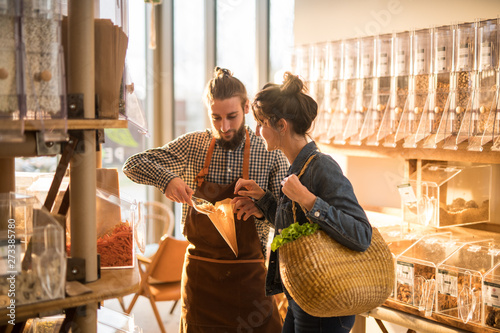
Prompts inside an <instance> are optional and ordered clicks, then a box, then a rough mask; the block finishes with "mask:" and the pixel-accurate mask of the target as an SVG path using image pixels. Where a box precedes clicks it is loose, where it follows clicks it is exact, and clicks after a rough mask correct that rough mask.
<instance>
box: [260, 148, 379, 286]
mask: <svg viewBox="0 0 500 333" xmlns="http://www.w3.org/2000/svg"><path fill="white" fill-rule="evenodd" d="M312 154H316V155H317V156H316V157H315V158H314V160H313V161H311V163H310V164H309V165H308V167H307V169H306V171H305V172H304V174H303V175H302V176H301V178H300V181H301V183H302V184H303V185H304V186H306V187H307V189H308V190H309V191H311V193H313V194H315V195H316V197H317V198H316V201H315V202H314V206H313V208H312V209H311V210H310V211H308V212H303V211H302V209H301V208H300V206H299V205H298V204H296V205H295V206H296V218H297V221H298V222H299V223H300V224H302V223H308V220H307V218H306V215H307V217H308V218H309V219H310V220H311V221H312V222H314V223H318V224H319V226H320V228H321V229H322V230H323V231H325V232H326V233H327V234H328V235H329V236H330V237H332V238H333V239H335V240H336V241H337V242H339V243H340V244H342V245H344V246H346V247H347V248H349V249H351V250H355V251H360V252H363V251H365V250H366V249H367V248H368V247H369V246H370V243H371V236H372V227H371V225H370V222H369V221H368V218H367V217H366V214H365V212H364V210H363V208H361V206H360V205H359V203H358V200H357V199H356V196H355V195H354V191H353V188H352V185H351V182H350V181H349V180H348V179H347V178H346V177H345V176H344V175H343V173H342V170H341V169H340V166H339V165H338V164H337V162H335V160H333V158H332V157H331V156H329V155H326V154H323V153H320V152H319V151H318V148H317V146H316V143H314V142H309V143H308V144H307V145H306V146H305V147H304V148H303V149H302V150H301V151H300V153H299V154H298V155H297V158H296V159H295V160H294V162H293V164H292V165H291V166H290V168H289V169H288V175H291V174H296V175H298V174H299V172H300V171H301V169H302V167H303V166H304V164H305V163H306V161H307V160H308V159H309V157H310V156H311V155H312ZM256 205H257V206H258V207H259V208H260V209H261V210H262V212H263V213H264V215H265V216H266V218H267V220H268V221H274V227H275V235H276V234H279V233H280V232H281V230H282V229H284V228H286V227H287V226H289V225H290V224H292V223H293V222H294V221H293V212H292V202H291V200H290V199H289V198H288V197H286V196H285V195H283V193H282V192H280V198H279V200H276V198H275V197H274V196H273V194H272V193H271V192H269V191H268V192H266V194H265V195H264V197H262V198H261V199H260V200H258V201H256ZM278 251H279V249H278ZM278 257H279V256H278V253H277V251H276V252H271V255H270V258H269V266H268V273H267V277H266V295H274V294H278V293H280V292H283V287H282V284H281V277H280V272H279V262H278Z"/></svg>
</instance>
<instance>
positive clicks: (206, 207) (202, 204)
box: [191, 195, 216, 215]
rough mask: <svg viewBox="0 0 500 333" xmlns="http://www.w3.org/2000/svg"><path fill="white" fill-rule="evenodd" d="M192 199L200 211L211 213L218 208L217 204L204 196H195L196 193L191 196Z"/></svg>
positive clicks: (195, 207) (194, 206) (194, 205)
mask: <svg viewBox="0 0 500 333" xmlns="http://www.w3.org/2000/svg"><path fill="white" fill-rule="evenodd" d="M191 201H193V208H194V209H196V211H198V212H200V213H203V214H207V215H209V214H212V213H213V212H215V210H216V209H215V206H214V205H213V204H212V203H211V202H208V201H207V200H205V199H202V198H198V197H195V196H194V195H193V196H191Z"/></svg>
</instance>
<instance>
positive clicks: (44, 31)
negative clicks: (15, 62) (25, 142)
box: [21, 0, 67, 141]
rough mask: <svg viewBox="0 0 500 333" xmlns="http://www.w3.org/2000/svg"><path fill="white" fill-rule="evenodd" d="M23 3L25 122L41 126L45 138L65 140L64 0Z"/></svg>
mask: <svg viewBox="0 0 500 333" xmlns="http://www.w3.org/2000/svg"><path fill="white" fill-rule="evenodd" d="M22 6H23V8H22V25H21V31H22V36H23V44H24V50H25V53H24V54H23V60H24V84H25V90H26V100H27V102H26V106H27V111H26V122H28V123H32V124H33V126H35V127H36V128H40V129H41V130H42V131H43V133H44V139H45V140H46V141H52V140H65V139H66V138H67V128H66V127H67V124H66V121H67V114H66V86H65V75H64V60H63V59H64V53H63V48H62V44H61V21H62V13H61V2H60V1H57V0H40V1H32V0H23V2H22ZM49 120H50V121H49Z"/></svg>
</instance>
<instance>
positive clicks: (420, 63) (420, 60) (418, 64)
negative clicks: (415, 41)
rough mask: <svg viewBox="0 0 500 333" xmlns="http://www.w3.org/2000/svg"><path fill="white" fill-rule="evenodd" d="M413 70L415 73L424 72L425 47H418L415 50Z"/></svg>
mask: <svg viewBox="0 0 500 333" xmlns="http://www.w3.org/2000/svg"><path fill="white" fill-rule="evenodd" d="M415 72H416V73H417V74H420V73H422V72H425V49H420V50H419V51H418V52H417V59H416V60H415Z"/></svg>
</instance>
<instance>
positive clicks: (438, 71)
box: [420, 26, 454, 148]
mask: <svg viewBox="0 0 500 333" xmlns="http://www.w3.org/2000/svg"><path fill="white" fill-rule="evenodd" d="M453 31H454V29H453V27H452V26H442V27H436V28H433V29H432V37H431V38H432V41H433V45H432V64H433V71H432V76H433V78H432V80H433V85H432V90H431V93H430V96H429V103H430V104H431V105H430V107H429V108H428V110H429V113H428V115H427V116H426V118H425V119H424V122H423V123H422V124H423V126H425V127H423V128H421V132H420V133H423V135H424V136H425V138H424V143H423V146H424V148H436V147H437V144H438V143H439V142H440V141H441V140H442V139H443V138H442V137H440V138H438V137H437V133H438V130H439V126H440V124H441V119H442V117H443V112H444V110H445V109H448V103H449V102H448V99H449V95H450V77H451V72H452V66H453ZM432 106H433V107H434V109H432Z"/></svg>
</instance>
